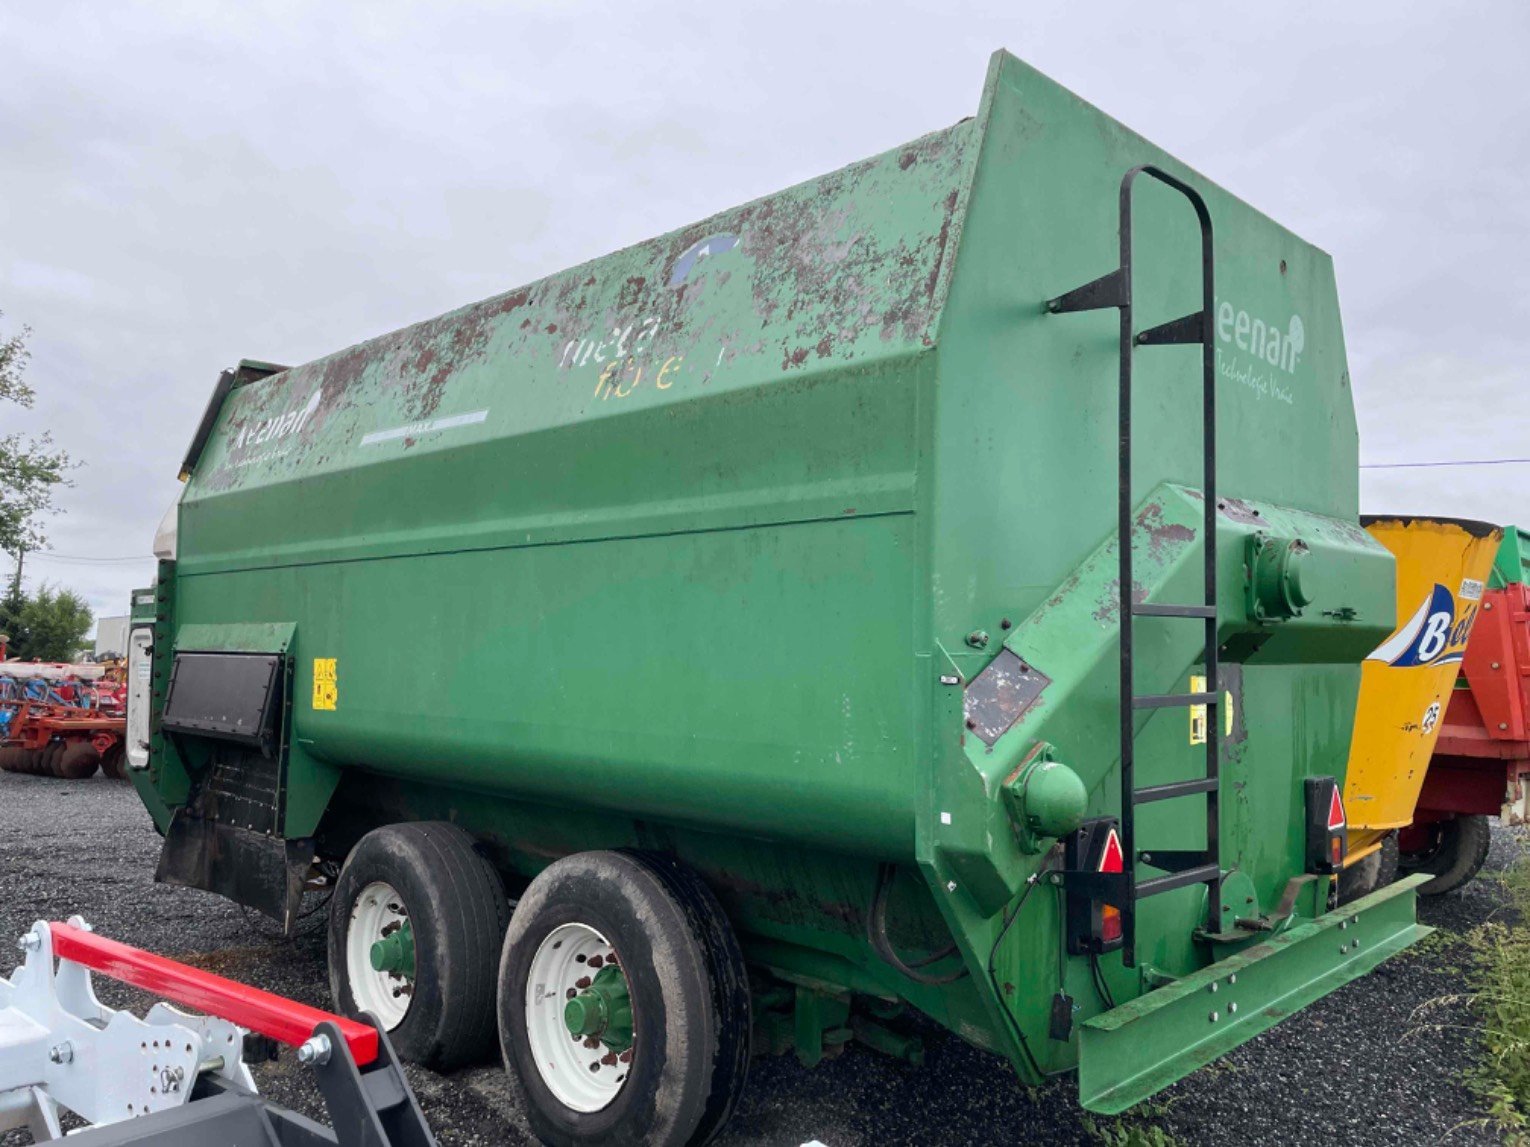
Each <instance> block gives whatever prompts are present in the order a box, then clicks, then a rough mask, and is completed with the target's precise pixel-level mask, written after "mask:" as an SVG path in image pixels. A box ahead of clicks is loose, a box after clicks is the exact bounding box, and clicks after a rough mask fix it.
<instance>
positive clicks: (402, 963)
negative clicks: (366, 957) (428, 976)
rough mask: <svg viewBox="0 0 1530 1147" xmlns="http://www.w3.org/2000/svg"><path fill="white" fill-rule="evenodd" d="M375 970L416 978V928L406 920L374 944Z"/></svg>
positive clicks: (372, 959)
mask: <svg viewBox="0 0 1530 1147" xmlns="http://www.w3.org/2000/svg"><path fill="white" fill-rule="evenodd" d="M370 959H371V961H372V970H373V971H374V972H393V973H396V974H397V975H400V976H404V977H406V978H408V979H411V980H412V979H414V929H413V928H412V927H411V926H410V922H409V921H408V920H405V921H404V922H403V923H402V924H400V925H399V926H398V928H396V929H395V930H394V931H393V932H391V933H389V934H388V935H386V936H384V937H383V938H382V939H381V940H378V941H377V942H376V943H374V944H373V945H372V950H371V953H370Z"/></svg>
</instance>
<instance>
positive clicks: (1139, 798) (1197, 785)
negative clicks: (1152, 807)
mask: <svg viewBox="0 0 1530 1147" xmlns="http://www.w3.org/2000/svg"><path fill="white" fill-rule="evenodd" d="M1217 787H1218V786H1217V778H1216V777H1201V778H1199V779H1198V780H1193V781H1171V782H1170V783H1169V784H1166V785H1145V786H1143V787H1142V788H1140V789H1136V790H1135V791H1133V793H1132V803H1133V804H1148V803H1150V802H1152V801H1166V800H1173V799H1174V798H1175V797H1187V796H1191V795H1193V794H1195V793H1209V792H1213V791H1215V790H1216V788H1217Z"/></svg>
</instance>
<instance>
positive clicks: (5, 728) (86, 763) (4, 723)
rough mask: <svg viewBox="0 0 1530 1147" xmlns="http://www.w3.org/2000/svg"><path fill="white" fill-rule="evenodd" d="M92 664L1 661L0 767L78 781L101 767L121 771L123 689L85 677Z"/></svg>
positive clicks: (124, 731)
mask: <svg viewBox="0 0 1530 1147" xmlns="http://www.w3.org/2000/svg"><path fill="white" fill-rule="evenodd" d="M92 668H94V667H92V666H71V665H53V664H41V663H35V664H34V663H28V664H23V663H20V662H6V663H5V664H4V665H0V769H3V770H5V771H6V772H11V773H33V774H39V775H51V776H55V777H64V778H66V779H69V780H82V779H84V778H85V777H88V776H90V775H92V774H93V773H94V772H95V771H96V768H97V767H98V766H99V767H100V769H101V771H102V772H104V773H105V774H106V775H107V776H109V777H116V778H119V779H120V778H121V777H123V776H124V775H125V774H124V773H123V766H124V762H125V746H124V738H125V737H126V735H127V718H126V716H125V715H124V712H123V704H122V697H121V692H122V690H121V687H120V686H119V685H118V684H114V683H112V682H108V681H104V680H98V679H91V678H90V677H88V676H87V675H86V673H87V672H88V670H90V669H92ZM98 672H99V671H98Z"/></svg>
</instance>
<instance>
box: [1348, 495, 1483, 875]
mask: <svg viewBox="0 0 1530 1147" xmlns="http://www.w3.org/2000/svg"><path fill="white" fill-rule="evenodd" d="M1362 521H1363V522H1364V524H1365V528H1366V530H1367V531H1368V532H1369V533H1370V534H1371V536H1372V537H1374V538H1375V539H1376V540H1377V541H1378V542H1380V543H1381V544H1382V545H1384V546H1386V548H1387V549H1389V550H1391V551H1392V554H1393V556H1394V557H1396V558H1397V618H1398V627H1397V631H1396V632H1395V633H1393V634H1392V635H1391V636H1390V637H1388V638H1387V639H1386V640H1385V641H1384V642H1382V643H1381V644H1380V645H1379V646H1377V647H1376V649H1375V650H1373V651H1372V652H1371V654H1370V656H1369V657H1367V658H1366V660H1365V664H1364V667H1363V668H1362V669H1361V677H1360V700H1359V703H1358V706H1357V710H1356V713H1355V727H1354V734H1353V738H1352V740H1351V742H1350V749H1349V772H1348V775H1347V777H1346V778H1345V782H1344V807H1345V810H1346V811H1347V812H1348V814H1349V853H1348V857H1347V859H1346V861H1345V864H1346V868H1345V872H1344V876H1343V878H1342V879H1341V881H1340V895H1341V897H1343V898H1344V899H1353V898H1355V897H1357V896H1363V895H1365V894H1366V893H1367V892H1369V891H1371V890H1373V889H1375V888H1377V887H1379V886H1380V885H1383V884H1387V883H1389V882H1390V881H1391V879H1392V878H1393V876H1394V875H1395V874H1396V871H1397V830H1398V829H1400V828H1404V827H1406V826H1407V825H1409V824H1411V823H1412V822H1413V810H1414V808H1415V806H1416V805H1417V804H1418V796H1419V791H1420V789H1421V788H1422V787H1423V784H1424V774H1425V772H1426V771H1427V770H1428V768H1429V758H1430V757H1431V756H1432V755H1433V753H1434V743H1435V739H1436V738H1437V737H1438V736H1439V731H1440V725H1441V722H1442V720H1443V718H1444V715H1445V706H1446V704H1447V703H1448V702H1449V700H1450V692H1451V689H1452V688H1453V687H1454V686H1455V683H1456V675H1457V674H1458V673H1459V672H1460V671H1461V659H1462V657H1463V656H1464V655H1465V653H1466V640H1467V638H1468V637H1469V636H1470V635H1471V630H1472V622H1473V621H1475V620H1476V617H1477V610H1478V608H1479V606H1480V603H1481V600H1482V592H1483V588H1484V583H1485V582H1486V580H1487V576H1488V571H1489V570H1490V569H1491V568H1492V566H1493V557H1494V555H1495V554H1496V553H1497V552H1498V545H1499V543H1500V542H1501V541H1502V540H1503V530H1501V529H1500V528H1499V527H1497V526H1492V525H1488V524H1487V523H1486V522H1473V521H1467V520H1465V519H1461V518H1399V517H1376V518H1363V519H1362Z"/></svg>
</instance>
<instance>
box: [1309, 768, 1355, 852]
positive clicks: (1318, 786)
mask: <svg viewBox="0 0 1530 1147" xmlns="http://www.w3.org/2000/svg"><path fill="white" fill-rule="evenodd" d="M1306 797H1307V871H1308V872H1316V873H1319V874H1323V875H1327V874H1332V873H1335V872H1338V871H1339V870H1340V869H1342V868H1343V867H1344V854H1345V851H1346V850H1347V849H1348V847H1349V827H1348V825H1349V818H1348V817H1347V816H1346V815H1345V813H1344V797H1343V796H1342V794H1341V793H1340V792H1339V782H1338V781H1337V780H1335V779H1334V778H1333V777H1308V778H1307V780H1306Z"/></svg>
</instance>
